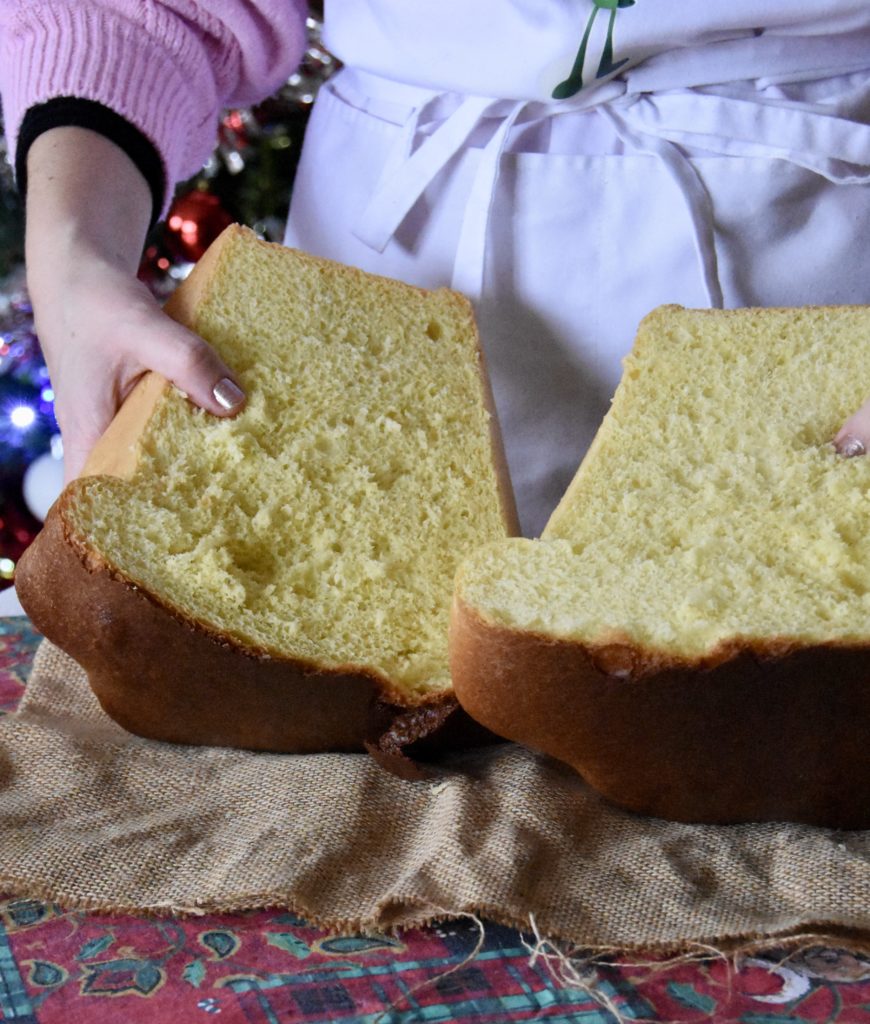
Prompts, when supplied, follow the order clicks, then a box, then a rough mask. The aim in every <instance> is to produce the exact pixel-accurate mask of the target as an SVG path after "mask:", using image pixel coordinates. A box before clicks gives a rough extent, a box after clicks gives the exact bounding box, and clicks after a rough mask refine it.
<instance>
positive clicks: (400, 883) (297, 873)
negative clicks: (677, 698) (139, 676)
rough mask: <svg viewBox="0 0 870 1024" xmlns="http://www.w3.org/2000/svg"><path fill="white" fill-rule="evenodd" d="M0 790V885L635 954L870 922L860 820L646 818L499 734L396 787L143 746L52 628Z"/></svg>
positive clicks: (312, 763)
mask: <svg viewBox="0 0 870 1024" xmlns="http://www.w3.org/2000/svg"><path fill="white" fill-rule="evenodd" d="M0 786H2V789H0V887H2V889H3V890H4V891H6V892H14V893H16V894H22V895H31V896H36V897H39V898H42V899H52V900H55V901H57V902H59V903H61V904H64V905H66V906H72V907H84V908H88V909H105V910H116V911H151V912H154V911H158V912H172V913H191V912H193V913H195V912H202V911H208V910H226V911H229V910H240V909H244V908H253V907H266V906H282V907H287V908H290V909H292V910H293V911H295V912H296V913H298V914H301V915H302V916H304V917H306V918H307V919H308V920H310V921H312V922H314V923H320V924H322V925H324V926H327V927H330V928H334V929H342V930H344V929H353V930H357V929H359V930H368V929H387V928H390V927H397V926H403V925H412V924H419V923H422V922H425V921H429V920H433V919H435V918H443V917H446V916H452V915H459V914H464V913H477V914H481V915H484V916H486V917H489V918H490V919H494V920H497V921H500V922H503V923H509V924H514V925H517V926H519V927H521V928H526V929H528V928H529V926H530V923H531V924H534V925H535V926H536V927H537V929H538V930H539V931H540V933H541V934H543V935H547V936H551V937H553V938H558V939H563V940H569V941H571V942H573V943H576V944H577V945H579V946H584V947H604V946H613V947H617V948H635V949H637V948H646V949H671V950H675V949H679V948H683V947H686V946H687V945H691V944H693V943H702V942H703V943H712V944H717V945H719V944H721V943H724V942H726V941H728V940H735V939H739V938H741V937H776V936H780V937H781V936H785V935H794V934H795V933H797V932H800V931H802V930H806V929H813V930H814V931H816V932H819V930H821V932H822V933H824V934H829V935H832V936H834V935H839V936H843V935H844V934H845V933H846V932H848V933H849V934H850V935H851V936H852V938H856V937H857V939H858V940H860V938H861V937H862V936H865V937H867V936H870V832H839V833H838V832H831V831H827V830H823V829H815V828H809V827H804V826H798V825H741V826H730V827H712V826H690V825H680V824H672V823H668V822H664V821H659V820H651V819H644V818H640V817H636V816H634V815H631V814H627V813H623V812H621V811H618V810H616V809H614V808H612V807H610V806H608V805H607V804H605V803H604V802H603V801H601V800H599V799H598V798H597V797H596V796H595V795H594V794H592V793H591V792H590V791H589V790H588V789H587V788H586V787H585V786H584V784H583V783H582V781H580V780H579V779H578V778H577V777H576V776H574V775H573V774H572V773H571V772H569V771H568V770H567V769H564V768H562V767H560V766H559V765H557V764H555V763H554V762H552V761H550V760H547V759H545V758H542V757H539V756H536V755H534V754H532V753H529V752H528V751H525V750H522V749H520V748H518V747H516V746H512V745H508V744H504V745H501V746H496V747H493V748H490V749H485V750H474V751H469V752H464V753H462V754H458V755H453V756H451V758H450V759H449V760H448V761H447V762H445V764H444V765H443V766H442V768H441V769H440V771H439V774H438V776H437V777H436V779H435V781H429V782H407V781H403V780H401V779H399V778H396V777H394V776H392V775H389V774H387V773H386V772H385V771H384V770H383V769H381V768H379V767H378V766H377V765H376V764H375V763H374V762H373V761H372V760H370V759H369V758H368V757H367V756H366V755H340V754H324V755H314V756H310V755H309V756H282V755H271V754H253V753H247V752H240V751H234V750H225V749H214V748H191V747H175V746H170V745H166V744H160V743H155V742H150V741H146V740H142V739H138V738H137V737H134V736H131V735H129V734H128V733H126V732H124V731H123V730H122V729H121V728H120V727H118V726H116V725H115V724H114V723H113V722H112V721H111V720H110V719H109V718H107V717H106V716H105V715H104V713H103V712H102V710H101V709H100V708H99V706H98V704H97V702H96V700H95V699H94V698H93V697H92V695H91V692H90V689H89V688H88V685H87V682H86V679H85V676H84V674H83V672H82V671H81V670H80V669H79V668H78V666H77V665H75V663H73V662H72V661H70V660H69V659H68V658H67V657H66V656H65V655H63V654H62V653H61V652H60V651H58V650H57V649H56V648H54V647H53V646H51V645H50V644H48V643H47V642H44V643H43V644H42V645H41V647H40V648H39V650H38V652H37V655H36V660H35V664H34V668H33V673H32V676H31V679H30V682H29V684H28V688H27V694H26V697H25V699H24V700H23V702H22V704H21V707H20V710H19V712H18V713H17V714H15V715H11V716H8V717H7V718H5V719H4V720H3V721H2V722H0ZM840 944H843V943H842V942H841V943H840Z"/></svg>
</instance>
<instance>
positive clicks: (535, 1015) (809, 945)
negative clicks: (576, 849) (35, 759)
mask: <svg viewBox="0 0 870 1024" xmlns="http://www.w3.org/2000/svg"><path fill="white" fill-rule="evenodd" d="M38 640H39V637H38V636H37V635H36V634H35V633H34V632H33V630H32V629H31V628H30V626H29V624H28V623H27V620H26V619H23V618H10V619H0V713H2V714H9V713H11V712H13V711H14V710H15V708H16V706H17V703H18V700H19V698H20V696H21V693H22V691H23V688H24V686H25V685H26V682H27V676H28V672H29V670H30V664H31V660H32V656H33V652H34V650H35V648H36V645H37V643H38ZM0 784H2V776H0ZM566 952H568V953H570V954H571V955H570V957H566V956H565V955H564V954H565V953H566ZM559 953H561V954H562V955H559ZM0 1020H14V1021H24V1022H38V1024H61V1022H63V1024H84V1022H87V1024H104V1022H105V1024H109V1022H111V1024H116V1022H122V1021H123V1022H124V1024H137V1022H140V1021H149V1022H153V1021H157V1022H162V1021H167V1022H169V1021H172V1022H180V1024H187V1022H195V1021H203V1022H205V1021H209V1020H216V1021H219V1024H279V1022H280V1024H284V1022H288V1021H300V1022H314V1021H317V1022H332V1021H359V1022H367V1024H375V1022H378V1024H399V1022H408V1024H410V1022H412V1021H425V1022H437V1021H459V1022H463V1021H468V1022H471V1021H474V1022H475V1024H487V1022H493V1024H495V1022H499V1024H501V1022H507V1021H532V1020H535V1021H539V1020H546V1021H562V1022H565V1024H567V1022H571V1024H612V1022H613V1021H619V1020H626V1021H641V1020H647V1021H667V1022H674V1024H676V1022H683V1021H685V1022H696V1021H697V1022H702V1021H713V1022H716V1024H724V1022H731V1021H735V1022H744V1024H774V1022H799V1021H818V1022H821V1021H824V1022H826V1024H828V1022H829V1024H834V1022H837V1024H864V1022H866V1024H870V957H864V956H861V955H857V954H853V953H849V952H846V951H844V950H837V949H832V948H825V947H821V946H819V945H818V943H817V942H814V941H812V940H809V941H807V942H806V943H804V944H802V945H799V946H796V947H794V948H792V949H790V950H780V951H776V950H773V951H771V950H767V951H766V952H765V953H764V955H763V956H761V955H756V956H744V957H741V958H740V959H739V960H736V961H735V960H733V959H729V958H726V957H724V956H720V955H715V954H714V953H713V952H712V951H710V952H709V953H705V952H704V951H703V950H698V951H696V952H695V953H693V954H692V955H691V956H688V957H685V958H682V959H674V960H670V961H664V960H656V958H654V957H639V956H636V955H635V956H631V957H628V956H619V955H613V956H602V955H600V954H599V955H598V956H597V957H595V958H594V959H593V958H591V957H590V956H588V955H584V953H583V951H571V950H569V951H565V950H562V951H556V950H555V949H553V948H552V947H550V946H548V945H541V944H540V943H536V941H535V938H534V936H531V935H523V934H520V933H518V932H515V931H513V930H511V929H509V928H504V927H501V926H499V925H495V924H492V923H491V922H488V921H483V922H477V921H473V920H460V921H452V922H448V923H445V924H442V925H439V926H435V927H431V928H426V929H420V930H412V931H406V932H402V933H401V934H399V935H375V936H371V935H369V936H350V937H349V936H336V935H330V934H328V933H324V932H322V931H320V930H318V929H317V928H314V927H312V926H311V925H309V924H308V923H306V922H305V921H303V920H301V919H300V918H298V917H296V916H295V915H293V914H289V913H287V912H286V911H283V910H275V911H256V912H251V913H246V914H233V915H226V914H224V915H218V914H215V915H203V916H202V917H192V918H184V919H176V918H147V917H118V916H109V915H105V914H92V913H85V912H82V911H78V910H71V909H68V908H63V907H60V906H57V905H55V904H51V903H43V902H40V901H38V900H35V899H30V898H26V897H25V896H21V895H16V894H7V895H6V896H5V897H3V898H0Z"/></svg>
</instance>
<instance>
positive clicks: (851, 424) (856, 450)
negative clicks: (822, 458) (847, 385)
mask: <svg viewBox="0 0 870 1024" xmlns="http://www.w3.org/2000/svg"><path fill="white" fill-rule="evenodd" d="M834 448H835V449H836V450H837V452H838V453H839V454H840V455H842V456H843V457H844V458H847V459H850V458H853V457H854V456H855V455H863V454H864V453H865V452H867V451H868V450H870V401H867V402H865V403H864V404H863V405H862V406H861V408H860V409H859V410H858V411H857V412H856V413H855V414H854V415H853V416H850V417H849V419H847V420H846V422H845V423H844V424H843V426H842V427H841V428H840V430H839V432H838V433H837V435H836V437H835V438H834Z"/></svg>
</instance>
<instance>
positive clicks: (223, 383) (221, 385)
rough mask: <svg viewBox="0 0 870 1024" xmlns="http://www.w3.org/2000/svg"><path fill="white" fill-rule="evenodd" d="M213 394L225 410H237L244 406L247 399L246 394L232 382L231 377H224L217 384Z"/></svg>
mask: <svg viewBox="0 0 870 1024" xmlns="http://www.w3.org/2000/svg"><path fill="white" fill-rule="evenodd" d="M212 394H213V395H214V397H215V399H216V401H217V402H218V404H219V405H222V406H223V407H224V409H227V410H230V409H236V408H238V406H240V405H241V404H242V402H243V401H244V398H245V393H244V391H242V389H241V388H240V387H239V386H238V385H237V384H235V383H234V382H233V381H231V380H230V378H229V377H224V378H223V379H222V380H219V381H218V382H217V384H215V386H214V387H213V388H212Z"/></svg>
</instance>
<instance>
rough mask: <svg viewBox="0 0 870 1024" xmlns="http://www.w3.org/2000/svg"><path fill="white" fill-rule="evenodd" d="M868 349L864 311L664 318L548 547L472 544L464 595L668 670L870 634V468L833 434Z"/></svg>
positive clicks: (861, 379) (508, 619)
mask: <svg viewBox="0 0 870 1024" xmlns="http://www.w3.org/2000/svg"><path fill="white" fill-rule="evenodd" d="M868 342H870V310H868V309H867V308H864V307H828V308H824V307H815V308H814V307H805V308H797V309H767V310H758V309H740V310H731V311H724V312H723V311H716V312H711V311H707V310H704V311H699V310H687V309H682V308H680V307H662V308H660V309H658V310H656V311H654V312H653V313H652V314H650V315H649V316H648V317H647V318H646V319H645V320H644V322H643V323H642V325H641V327H640V330H639V332H638V337H637V341H636V344H635V347H634V349H633V351H632V353H631V355H630V356H629V357H628V358H627V359H626V361H625V368H624V375H623V379H622V382H621V384H620V387H619V389H618V390H617V393H616V395H615V398H614V402H613V405H612V407H611V410H610V412H609V414H608V416H607V417H606V419H605V421H604V424H603V425H602V428H601V430H600V432H599V434H598V436H597V438H596V440H595V443H594V444H593V446H592V448H591V449H590V451H589V453H588V455H587V457H586V459H585V460H584V462H583V464H582V466H581V467H580V469H579V471H578V473H577V475H576V477H575V479H574V481H573V482H572V484H571V486H570V488H569V490H568V491H567V493H566V495H565V497H564V498H563V500H562V502H561V503H560V505H559V507H558V508H557V509H556V511H555V512H554V514H553V516H552V517H551V519H550V522H549V523H548V525H547V527H546V529H545V531H544V533H543V536H542V540H541V541H524V540H509V541H502V542H501V543H496V544H492V545H487V546H484V547H483V548H481V549H480V550H478V551H477V552H475V553H474V554H473V555H472V556H470V558H469V559H467V560H466V561H465V562H464V563H463V565H462V567H461V570H460V572H459V575H458V579H457V597H458V600H459V601H461V602H462V603H463V604H464V605H465V606H466V608H467V609H470V610H472V611H473V614H475V615H476V616H478V617H480V618H481V619H482V620H484V621H486V622H488V623H490V624H492V625H494V626H498V627H505V628H507V629H510V630H519V631H526V632H529V633H537V634H542V635H546V636H549V637H552V638H553V639H556V640H567V641H576V642H579V643H583V644H585V645H587V646H588V647H595V646H604V645H607V644H611V643H614V642H618V643H624V644H627V645H629V646H633V647H636V648H638V649H641V650H642V651H643V652H645V653H646V654H647V655H648V656H649V658H650V659H652V660H659V661H661V660H664V661H666V662H667V661H673V662H686V661H691V660H693V659H695V660H697V659H704V658H705V657H709V656H712V655H714V654H715V652H716V651H717V650H721V649H723V648H724V647H727V646H734V645H735V644H736V645H740V644H744V643H745V644H746V645H747V646H750V647H752V646H753V645H760V646H768V647H769V646H770V645H771V643H773V642H775V643H779V644H785V645H789V644H794V645H795V646H801V645H819V644H854V643H857V644H864V643H866V632H867V631H866V622H867V617H868V614H870V532H868V531H867V529H866V524H867V515H868V511H870V460H868V459H867V458H853V459H844V458H842V457H840V456H838V455H836V453H835V452H834V450H833V448H832V446H831V444H830V441H831V439H832V437H833V436H834V434H835V433H836V431H837V430H838V429H839V427H840V426H841V424H842V423H843V421H844V420H845V419H846V418H847V417H848V416H849V415H850V414H851V413H853V412H854V411H855V410H856V409H857V408H858V407H859V406H860V405H861V404H862V403H863V402H864V401H865V400H866V398H867V397H868V394H870V375H868V370H867V364H866V351H867V345H868ZM460 698H461V694H460Z"/></svg>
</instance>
